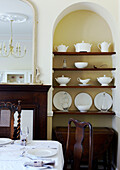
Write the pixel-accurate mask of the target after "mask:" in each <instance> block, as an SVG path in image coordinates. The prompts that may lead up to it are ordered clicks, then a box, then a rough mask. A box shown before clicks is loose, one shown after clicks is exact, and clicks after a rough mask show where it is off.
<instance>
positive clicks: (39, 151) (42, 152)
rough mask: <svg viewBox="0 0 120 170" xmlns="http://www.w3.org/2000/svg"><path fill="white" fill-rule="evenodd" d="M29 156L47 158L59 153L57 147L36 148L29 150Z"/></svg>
mask: <svg viewBox="0 0 120 170" xmlns="http://www.w3.org/2000/svg"><path fill="white" fill-rule="evenodd" d="M27 154H28V156H29V157H32V158H33V157H34V158H46V157H50V156H54V155H56V154H57V149H50V148H35V149H30V150H28V151H27Z"/></svg>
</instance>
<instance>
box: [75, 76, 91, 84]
mask: <svg viewBox="0 0 120 170" xmlns="http://www.w3.org/2000/svg"><path fill="white" fill-rule="evenodd" d="M77 81H79V82H81V83H82V84H84V85H86V84H87V83H88V82H89V81H90V79H84V80H83V79H80V77H78V78H77Z"/></svg>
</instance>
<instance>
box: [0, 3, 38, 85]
mask: <svg viewBox="0 0 120 170" xmlns="http://www.w3.org/2000/svg"><path fill="white" fill-rule="evenodd" d="M26 2H27V1H21V0H10V1H9V0H4V1H1V5H0V15H2V14H8V13H9V14H14V15H18V14H22V15H23V16H25V17H26V21H25V22H20V23H16V22H14V20H15V19H14V18H12V20H13V22H12V26H11V23H10V21H9V22H5V21H0V48H1V50H0V73H1V74H0V83H19V84H22V83H32V82H34V80H33V79H34V72H35V63H34V61H35V59H34V49H33V48H34V43H33V42H34V35H33V34H34V30H33V26H34V13H33V9H32V7H31V6H30V5H29V4H28V3H26ZM18 16H19V15H18ZM18 18H19V17H18ZM10 20H11V19H10ZM11 35H12V41H13V44H12V45H13V47H14V48H13V50H14V53H16V47H17V46H18V49H19V46H20V48H21V55H23V56H22V57H18V56H17V57H15V56H14V55H13V54H11V55H9V56H7V57H6V55H8V53H9V50H10V48H9V46H10V45H9V43H10V37H11ZM4 44H5V46H4ZM24 48H26V54H25V55H24ZM5 50H7V52H6V53H5ZM18 53H20V52H19V51H18Z"/></svg>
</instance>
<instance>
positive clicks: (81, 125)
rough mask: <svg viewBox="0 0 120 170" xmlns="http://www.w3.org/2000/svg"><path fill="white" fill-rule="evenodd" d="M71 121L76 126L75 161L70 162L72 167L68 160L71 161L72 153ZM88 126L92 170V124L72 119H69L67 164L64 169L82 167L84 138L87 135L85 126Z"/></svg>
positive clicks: (89, 167)
mask: <svg viewBox="0 0 120 170" xmlns="http://www.w3.org/2000/svg"><path fill="white" fill-rule="evenodd" d="M71 122H73V123H74V125H75V127H76V131H75V144H74V146H73V155H72V158H73V160H72V161H73V162H72V163H70V166H71V167H70V168H68V162H71V161H70V158H69V156H70V155H69V153H70V147H71V146H70V136H71V135H70V129H71ZM86 127H88V129H89V138H88V139H89V140H88V145H89V152H88V153H89V155H88V168H87V169H88V170H92V159H93V130H92V125H91V124H90V123H89V122H80V121H78V120H74V119H72V118H71V119H70V120H69V121H68V135H67V143H66V154H65V166H64V169H65V170H66V169H71V170H79V169H82V168H81V159H82V155H83V152H84V150H83V140H84V135H85V128H86Z"/></svg>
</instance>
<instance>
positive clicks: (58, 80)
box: [55, 75, 71, 86]
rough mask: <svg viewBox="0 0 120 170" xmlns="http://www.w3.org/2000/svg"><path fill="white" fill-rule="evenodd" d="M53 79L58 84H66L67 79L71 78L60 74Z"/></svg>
mask: <svg viewBox="0 0 120 170" xmlns="http://www.w3.org/2000/svg"><path fill="white" fill-rule="evenodd" d="M55 80H56V81H57V82H58V83H59V84H60V86H66V85H67V83H69V81H70V80H71V78H69V77H64V75H62V76H61V77H57V78H55Z"/></svg>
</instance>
